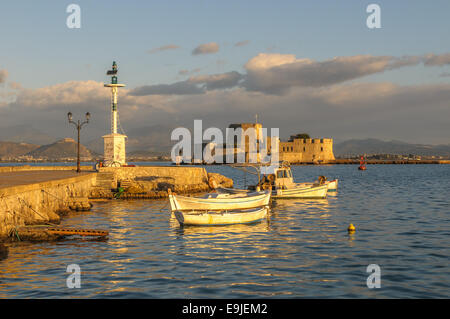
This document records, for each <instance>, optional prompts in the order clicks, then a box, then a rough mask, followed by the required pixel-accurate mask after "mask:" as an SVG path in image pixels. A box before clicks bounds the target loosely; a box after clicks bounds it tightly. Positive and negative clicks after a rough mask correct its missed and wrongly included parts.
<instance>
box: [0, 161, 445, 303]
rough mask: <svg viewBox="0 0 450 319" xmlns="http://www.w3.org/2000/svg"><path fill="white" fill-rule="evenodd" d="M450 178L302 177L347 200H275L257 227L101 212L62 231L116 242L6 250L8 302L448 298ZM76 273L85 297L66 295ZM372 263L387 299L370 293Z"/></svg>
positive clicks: (303, 170)
mask: <svg viewBox="0 0 450 319" xmlns="http://www.w3.org/2000/svg"><path fill="white" fill-rule="evenodd" d="M449 168H450V166H438V165H428V166H426V165H423V166H422V165H417V166H416V165H411V166H399V165H393V166H390V165H385V166H371V167H370V168H369V169H368V170H367V171H366V172H364V173H361V172H358V171H357V170H356V169H355V167H353V166H351V165H349V166H347V165H342V166H339V165H338V166H323V167H321V166H320V167H319V166H318V167H315V166H314V167H294V169H293V170H294V176H295V178H296V180H297V181H312V180H315V179H317V176H319V175H325V176H328V177H330V178H339V180H340V185H339V187H340V189H339V194H337V196H334V197H331V196H330V197H329V198H327V199H322V200H278V201H276V202H274V203H273V207H272V210H271V212H270V214H269V216H268V218H267V219H265V220H263V221H262V222H260V223H257V224H252V225H230V226H220V227H180V226H179V224H178V222H177V221H176V219H175V218H173V216H171V214H170V212H169V211H168V210H167V209H161V208H162V207H163V206H166V204H167V203H166V202H165V201H145V200H141V201H121V200H118V201H105V202H96V203H95V205H94V208H93V210H92V212H88V213H75V214H72V215H71V216H69V217H67V218H66V219H64V221H63V225H64V226H67V227H87V228H105V229H109V231H110V237H109V240H108V241H89V240H76V241H74V240H67V241H61V242H56V243H36V244H29V243H14V244H9V248H10V249H9V257H8V258H7V259H6V260H3V261H0V298H11V297H16V298H29V297H38V298H80V297H87V298H90V297H117V298H121V297H126V298H133V297H134V298H211V297H217V298H249V297H345V298H358V297H397V298H401V297H407V298H410V297H449V293H448V286H449V278H450V273H449V268H448V257H449V256H448V247H447V246H448V245H447V244H446V243H447V242H448V236H449V235H450V232H449V228H450V227H449V225H450V220H449V215H448V207H449V204H450V202H449V198H448V196H447V194H445V192H442V191H440V190H442V189H448V188H449V186H450V178H449V177H450V176H449V175H450V172H449ZM208 170H210V171H216V172H219V173H223V174H225V175H227V176H230V177H233V178H234V179H235V183H236V186H237V187H240V186H241V187H243V186H244V183H250V181H249V179H247V180H246V179H244V178H243V177H242V175H241V172H240V171H237V172H234V170H232V169H230V168H229V167H225V166H222V167H208ZM233 174H234V175H233ZM350 223H353V224H354V225H355V226H356V232H355V233H354V234H348V232H347V226H348V224H350ZM74 263H76V264H79V265H80V267H81V271H82V288H81V289H68V288H67V287H66V278H67V276H68V275H69V274H68V273H66V267H67V265H69V264H74ZM371 263H376V264H379V265H380V267H381V269H382V289H380V290H375V289H372V290H370V289H368V288H367V287H366V279H367V275H368V274H367V273H366V267H367V265H369V264H371Z"/></svg>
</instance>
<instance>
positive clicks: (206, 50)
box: [192, 42, 219, 55]
mask: <svg viewBox="0 0 450 319" xmlns="http://www.w3.org/2000/svg"><path fill="white" fill-rule="evenodd" d="M218 51H219V45H218V44H217V43H215V42H210V43H205V44H200V45H199V46H198V47H196V48H195V49H194V50H193V51H192V55H199V54H212V53H216V52H218Z"/></svg>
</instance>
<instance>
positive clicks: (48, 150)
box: [0, 138, 97, 160]
mask: <svg viewBox="0 0 450 319" xmlns="http://www.w3.org/2000/svg"><path fill="white" fill-rule="evenodd" d="M95 155H97V154H95V153H93V152H91V151H90V150H88V149H87V148H86V147H84V146H83V145H80V157H81V158H84V159H91V158H93V157H94V156H95ZM21 156H22V157H32V158H34V159H46V160H64V159H68V158H76V157H77V143H76V142H75V140H73V139H71V138H65V139H62V140H60V141H57V142H55V143H52V144H47V145H43V146H39V145H35V144H26V143H15V142H0V158H2V159H17V158H18V157H21Z"/></svg>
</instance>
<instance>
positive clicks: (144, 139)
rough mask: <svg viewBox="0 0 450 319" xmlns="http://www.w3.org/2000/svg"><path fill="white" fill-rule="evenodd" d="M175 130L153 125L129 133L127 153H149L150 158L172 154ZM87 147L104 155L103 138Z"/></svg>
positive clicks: (89, 143) (127, 133) (88, 144)
mask: <svg viewBox="0 0 450 319" xmlns="http://www.w3.org/2000/svg"><path fill="white" fill-rule="evenodd" d="M174 128H175V126H173V127H170V126H165V125H153V126H148V127H140V128H136V129H132V130H129V131H127V132H126V135H127V136H128V139H127V145H126V150H127V153H135V152H138V153H139V154H140V155H143V154H144V153H147V154H149V156H158V155H167V154H170V150H171V149H172V146H173V144H174V142H172V141H171V140H170V135H171V132H172V130H173V129H174ZM86 147H87V148H89V149H91V150H93V151H95V152H97V153H99V154H103V138H101V137H100V138H98V139H95V140H93V141H90V142H88V143H86ZM150 154H152V155H150Z"/></svg>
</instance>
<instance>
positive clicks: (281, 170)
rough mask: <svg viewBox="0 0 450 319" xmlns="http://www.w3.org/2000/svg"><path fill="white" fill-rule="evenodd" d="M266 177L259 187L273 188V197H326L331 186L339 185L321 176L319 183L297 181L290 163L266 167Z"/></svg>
mask: <svg viewBox="0 0 450 319" xmlns="http://www.w3.org/2000/svg"><path fill="white" fill-rule="evenodd" d="M262 172H263V173H264V178H263V179H262V180H261V181H260V183H259V185H258V186H259V187H260V188H262V189H271V190H272V198H274V199H281V198H305V199H306V198H308V199H309V198H311V199H313V198H326V197H327V192H328V188H329V187H335V186H336V187H337V181H336V183H328V184H327V183H326V179H325V178H324V177H323V178H322V177H321V178H319V181H318V182H317V183H295V182H294V179H293V177H292V171H291V168H290V166H289V165H288V164H286V163H282V164H281V165H279V166H269V167H264V169H263V171H262Z"/></svg>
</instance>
